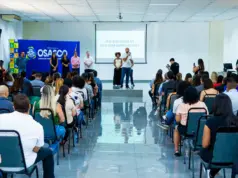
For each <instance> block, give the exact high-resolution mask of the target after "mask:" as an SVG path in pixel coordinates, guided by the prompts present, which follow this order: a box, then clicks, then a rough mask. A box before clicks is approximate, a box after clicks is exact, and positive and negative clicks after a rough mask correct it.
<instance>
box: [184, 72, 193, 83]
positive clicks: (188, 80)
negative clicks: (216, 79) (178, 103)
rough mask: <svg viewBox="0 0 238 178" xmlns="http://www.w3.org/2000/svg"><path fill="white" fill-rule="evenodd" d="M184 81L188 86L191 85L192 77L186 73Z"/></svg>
mask: <svg viewBox="0 0 238 178" xmlns="http://www.w3.org/2000/svg"><path fill="white" fill-rule="evenodd" d="M184 81H186V82H189V83H190V84H192V83H193V76H192V74H190V73H187V74H186V76H185V79H184Z"/></svg>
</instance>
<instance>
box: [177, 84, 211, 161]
mask: <svg viewBox="0 0 238 178" xmlns="http://www.w3.org/2000/svg"><path fill="white" fill-rule="evenodd" d="M191 108H205V109H206V111H208V109H207V106H206V104H205V103H204V102H201V101H199V95H198V92H197V90H196V88H194V87H188V88H187V89H186V90H185V91H184V96H183V103H181V104H180V105H179V106H178V108H177V110H176V117H175V119H176V122H177V123H178V125H177V126H176V127H175V129H174V149H175V154H174V155H175V156H181V154H180V152H179V143H180V139H181V138H180V135H184V134H185V132H186V124H187V118H188V111H189V110H190V109H191ZM203 111H204V110H203V109H201V110H199V109H197V110H196V111H194V112H203Z"/></svg>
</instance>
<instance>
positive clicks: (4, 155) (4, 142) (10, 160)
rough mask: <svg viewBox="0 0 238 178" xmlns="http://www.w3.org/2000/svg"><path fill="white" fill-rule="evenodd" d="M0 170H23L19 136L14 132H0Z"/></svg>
mask: <svg viewBox="0 0 238 178" xmlns="http://www.w3.org/2000/svg"><path fill="white" fill-rule="evenodd" d="M0 145H1V146H0V160H1V161H0V169H4V168H11V169H12V171H13V172H14V169H25V170H26V162H25V158H24V152H23V148H22V143H21V137H20V134H19V133H18V132H17V131H15V130H0Z"/></svg>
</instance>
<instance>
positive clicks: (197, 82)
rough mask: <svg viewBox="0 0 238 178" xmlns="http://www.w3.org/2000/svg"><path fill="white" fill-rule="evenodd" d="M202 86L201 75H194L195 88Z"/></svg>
mask: <svg viewBox="0 0 238 178" xmlns="http://www.w3.org/2000/svg"><path fill="white" fill-rule="evenodd" d="M200 85H201V76H200V75H194V77H193V86H194V87H195V88H196V87H197V86H200Z"/></svg>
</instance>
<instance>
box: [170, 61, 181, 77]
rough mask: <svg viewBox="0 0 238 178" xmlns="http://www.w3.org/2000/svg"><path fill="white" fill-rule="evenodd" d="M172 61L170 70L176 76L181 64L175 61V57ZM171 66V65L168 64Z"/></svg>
mask: <svg viewBox="0 0 238 178" xmlns="http://www.w3.org/2000/svg"><path fill="white" fill-rule="evenodd" d="M169 62H170V64H171V65H170V70H171V71H172V72H173V73H174V75H175V76H176V75H177V74H178V73H179V64H178V63H177V62H175V60H174V58H171V59H170V60H169ZM168 67H169V66H168Z"/></svg>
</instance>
